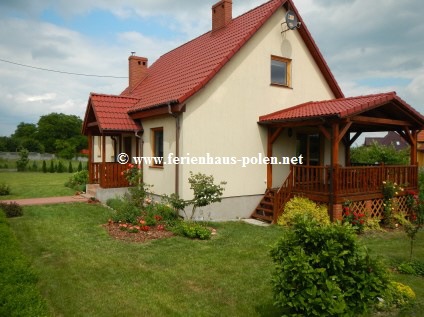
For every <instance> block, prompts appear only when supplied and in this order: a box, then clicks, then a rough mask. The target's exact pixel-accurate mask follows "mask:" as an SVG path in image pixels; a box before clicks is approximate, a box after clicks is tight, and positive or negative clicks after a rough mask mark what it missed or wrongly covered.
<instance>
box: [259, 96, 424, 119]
mask: <svg viewBox="0 0 424 317" xmlns="http://www.w3.org/2000/svg"><path fill="white" fill-rule="evenodd" d="M391 101H394V102H397V103H398V104H400V105H402V106H403V108H404V109H405V110H407V111H409V112H410V113H411V114H412V115H413V116H414V117H416V118H418V120H421V124H424V117H423V116H422V115H421V114H420V113H418V112H417V111H416V110H415V109H414V108H412V107H411V106H410V105H408V104H407V103H406V102H405V101H403V100H402V99H401V98H400V97H398V96H397V95H396V93H395V92H389V93H383V94H377V95H368V96H359V97H351V98H339V99H333V100H324V101H313V102H312V101H311V102H307V103H304V104H301V105H298V106H294V107H291V108H287V109H284V110H280V111H277V112H274V113H271V114H267V115H264V116H261V117H259V122H261V123H265V122H273V121H275V122H279V121H296V120H300V119H312V118H317V117H332V116H335V117H338V118H344V117H348V116H351V115H354V114H357V113H361V112H364V111H367V110H371V109H373V108H375V107H378V106H381V105H384V104H387V103H389V102H391Z"/></svg>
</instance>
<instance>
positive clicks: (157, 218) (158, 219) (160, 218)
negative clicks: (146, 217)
mask: <svg viewBox="0 0 424 317" xmlns="http://www.w3.org/2000/svg"><path fill="white" fill-rule="evenodd" d="M155 219H156V220H157V221H160V220H162V219H163V217H162V216H155Z"/></svg>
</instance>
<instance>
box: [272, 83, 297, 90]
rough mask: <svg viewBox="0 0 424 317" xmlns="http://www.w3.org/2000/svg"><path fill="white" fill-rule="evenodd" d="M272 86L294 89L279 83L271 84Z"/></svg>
mask: <svg viewBox="0 0 424 317" xmlns="http://www.w3.org/2000/svg"><path fill="white" fill-rule="evenodd" d="M270 85H271V86H274V87H281V88H287V89H293V87H290V86H287V85H283V84H277V83H271V84H270Z"/></svg>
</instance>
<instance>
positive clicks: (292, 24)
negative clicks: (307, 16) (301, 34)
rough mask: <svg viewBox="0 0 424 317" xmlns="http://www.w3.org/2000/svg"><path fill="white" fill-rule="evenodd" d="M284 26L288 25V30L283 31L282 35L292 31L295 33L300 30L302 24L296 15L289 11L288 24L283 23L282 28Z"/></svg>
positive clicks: (287, 14)
mask: <svg viewBox="0 0 424 317" xmlns="http://www.w3.org/2000/svg"><path fill="white" fill-rule="evenodd" d="M283 24H287V27H288V29H287V30H284V31H282V32H281V33H285V32H287V31H290V30H291V31H293V30H296V29H298V28H300V26H301V25H302V22H299V20H298V18H297V16H296V14H295V13H294V12H293V11H292V10H289V11H287V13H286V22H283V23H281V26H283Z"/></svg>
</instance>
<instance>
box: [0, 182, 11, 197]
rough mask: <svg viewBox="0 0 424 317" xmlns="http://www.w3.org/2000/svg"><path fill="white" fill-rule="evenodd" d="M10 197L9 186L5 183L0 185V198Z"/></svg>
mask: <svg viewBox="0 0 424 317" xmlns="http://www.w3.org/2000/svg"><path fill="white" fill-rule="evenodd" d="M6 195H10V186H9V185H7V184H5V183H0V196H6Z"/></svg>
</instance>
